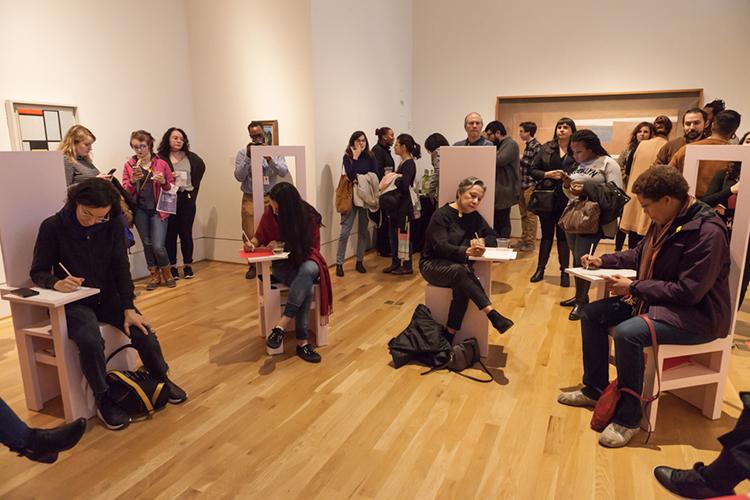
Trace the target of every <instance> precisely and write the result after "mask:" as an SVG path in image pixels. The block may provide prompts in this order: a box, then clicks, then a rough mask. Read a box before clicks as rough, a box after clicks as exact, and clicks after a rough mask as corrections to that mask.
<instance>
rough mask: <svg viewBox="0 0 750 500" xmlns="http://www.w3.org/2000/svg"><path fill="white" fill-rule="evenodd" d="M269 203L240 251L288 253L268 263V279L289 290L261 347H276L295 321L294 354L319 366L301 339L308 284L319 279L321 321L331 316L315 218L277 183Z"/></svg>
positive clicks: (309, 297) (330, 295) (308, 299)
mask: <svg viewBox="0 0 750 500" xmlns="http://www.w3.org/2000/svg"><path fill="white" fill-rule="evenodd" d="M268 196H269V204H268V205H267V206H266V208H265V210H264V211H263V216H262V217H261V219H260V222H259V223H258V228H257V230H256V231H255V235H254V236H253V237H252V239H251V240H250V241H249V242H246V243H245V250H247V251H254V250H255V248H256V247H258V246H265V247H270V248H276V247H277V246H283V248H284V251H287V252H289V258H288V259H286V260H276V261H274V262H273V264H272V265H271V274H273V276H274V278H276V279H277V280H279V281H280V282H282V283H284V284H285V285H287V286H288V287H289V297H288V298H287V301H286V306H284V312H283V313H282V315H281V319H279V322H278V324H277V325H276V326H275V327H274V328H273V329H272V330H271V333H270V334H269V335H268V337H267V338H266V345H268V347H270V348H271V349H278V348H279V346H280V345H281V343H282V342H283V340H284V330H286V329H287V328H288V327H289V325H290V324H291V322H292V320H294V322H295V335H296V337H297V356H299V357H300V358H302V359H304V360H305V361H307V362H310V363H320V354H318V353H317V352H315V349H314V348H313V346H312V345H311V344H310V343H309V342H308V340H307V320H308V317H309V316H310V302H311V300H312V296H313V284H314V283H315V281H316V280H318V279H319V280H320V302H321V303H320V304H317V307H320V308H321V317H327V316H328V315H329V314H330V312H331V304H332V303H333V293H332V289H331V277H330V275H329V274H328V264H326V261H325V259H324V258H323V256H322V255H321V254H320V226H321V219H322V217H321V215H320V214H319V213H318V211H317V210H315V208H313V207H312V206H311V205H310V204H309V203H307V202H306V201H304V200H302V198H301V197H300V195H299V192H298V191H297V188H295V187H294V186H293V185H291V184H289V183H287V182H281V183H279V184H276V185H275V186H274V187H272V188H271V191H269V193H268Z"/></svg>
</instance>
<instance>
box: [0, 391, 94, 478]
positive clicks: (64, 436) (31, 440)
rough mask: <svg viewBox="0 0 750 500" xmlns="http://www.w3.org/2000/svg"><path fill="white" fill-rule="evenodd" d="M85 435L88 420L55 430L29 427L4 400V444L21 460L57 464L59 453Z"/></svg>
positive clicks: (0, 419) (0, 415)
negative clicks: (23, 458) (26, 459)
mask: <svg viewBox="0 0 750 500" xmlns="http://www.w3.org/2000/svg"><path fill="white" fill-rule="evenodd" d="M84 432H86V419H85V418H79V419H76V420H74V421H73V422H71V423H69V424H63V425H60V426H57V427H53V428H51V429H34V428H29V426H28V425H26V423H25V422H24V421H23V420H21V419H20V418H18V415H16V412H14V411H13V410H12V409H11V407H10V406H8V405H7V404H6V403H5V401H3V399H2V398H0V443H3V445H5V446H7V447H8V449H9V450H10V451H12V452H15V453H18V456H20V457H26V458H28V459H29V460H33V461H34V462H41V463H44V464H51V463H54V462H55V461H56V460H57V455H58V453H59V452H61V451H65V450H69V449H71V448H72V447H74V446H75V445H76V444H77V443H78V441H80V440H81V437H82V436H83V433H84Z"/></svg>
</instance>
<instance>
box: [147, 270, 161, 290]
mask: <svg viewBox="0 0 750 500" xmlns="http://www.w3.org/2000/svg"><path fill="white" fill-rule="evenodd" d="M148 272H149V273H151V277H150V279H149V280H148V284H147V285H146V290H156V287H158V286H159V285H161V273H160V272H159V269H158V268H156V267H149V268H148Z"/></svg>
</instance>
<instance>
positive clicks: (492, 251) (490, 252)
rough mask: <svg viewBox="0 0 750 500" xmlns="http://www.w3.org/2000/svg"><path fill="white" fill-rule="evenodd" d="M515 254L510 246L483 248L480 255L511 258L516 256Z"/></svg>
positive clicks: (490, 257)
mask: <svg viewBox="0 0 750 500" xmlns="http://www.w3.org/2000/svg"><path fill="white" fill-rule="evenodd" d="M516 255H517V254H516V252H515V251H514V250H513V249H512V248H503V247H497V248H495V247H487V248H485V249H484V255H482V257H485V258H487V259H498V260H502V259H507V260H513V259H515V258H516Z"/></svg>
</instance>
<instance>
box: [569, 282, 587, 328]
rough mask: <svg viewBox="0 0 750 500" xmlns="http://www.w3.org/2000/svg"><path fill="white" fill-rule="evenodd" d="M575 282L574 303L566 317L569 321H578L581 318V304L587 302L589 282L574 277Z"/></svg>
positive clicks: (583, 304)
mask: <svg viewBox="0 0 750 500" xmlns="http://www.w3.org/2000/svg"><path fill="white" fill-rule="evenodd" d="M575 284H576V296H575V305H574V306H573V310H572V311H570V314H569V315H568V319H569V320H570V321H578V320H579V319H581V313H582V312H583V306H585V305H586V304H588V302H589V286H588V285H589V282H588V281H584V280H582V279H580V278H575Z"/></svg>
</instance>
